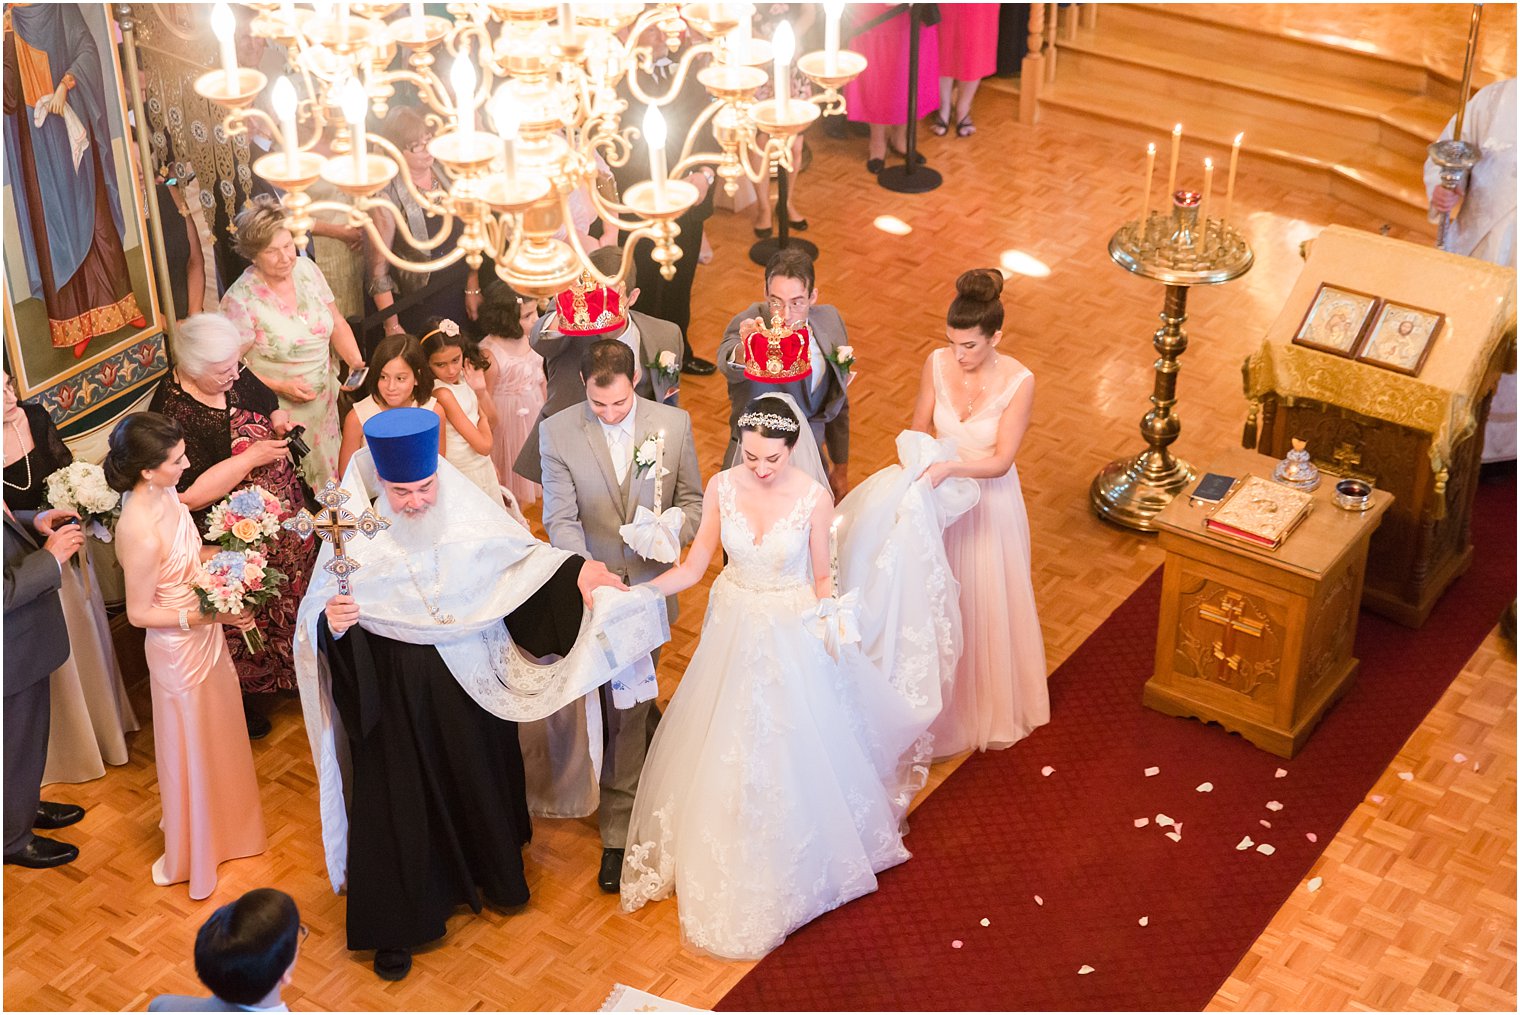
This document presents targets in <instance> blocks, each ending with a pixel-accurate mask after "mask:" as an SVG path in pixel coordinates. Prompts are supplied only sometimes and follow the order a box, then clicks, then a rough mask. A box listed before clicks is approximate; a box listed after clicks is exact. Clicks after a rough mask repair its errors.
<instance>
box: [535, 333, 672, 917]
mask: <svg viewBox="0 0 1520 1015" xmlns="http://www.w3.org/2000/svg"><path fill="white" fill-rule="evenodd" d="M580 373H581V377H582V378H583V381H584V384H585V388H586V397H585V400H584V401H582V402H580V403H579V404H577V405H572V406H570V407H569V408H568V409H563V410H561V411H560V412H558V413H555V414H554V415H553V416H551V417H550V418H548V419H546V420H544V422H543V423H541V424H539V443H540V448H541V451H542V461H543V488H544V528H545V530H547V531H548V533H549V542H550V543H551V544H553V545H554V546H557V547H559V548H560V549H563V550H569V551H571V552H572V553H578V554H582V555H584V556H587V557H590V558H592V559H594V560H599V561H601V562H602V563H603V564H605V565H607V569H608V570H609V571H611V572H612V573H613V574H615V575H617V576H618V577H619V578H621V579H622V580H623V581H624V582H626V583H628V584H630V585H632V584H634V583H636V582H643V581H648V580H649V579H650V578H653V577H654V576H655V575H658V574H661V573H662V572H664V571H666V570H667V569H669V568H670V567H671V566H672V564H662V563H660V562H658V561H653V560H646V559H644V558H643V557H640V556H639V555H638V554H637V553H635V552H634V551H633V550H631V549H630V548H629V547H628V545H627V544H626V543H624V542H623V537H622V535H621V534H620V533H619V532H618V529H619V528H620V527H622V526H623V525H625V524H627V523H629V522H631V521H633V517H634V512H635V510H636V509H637V508H638V506H639V505H640V504H642V505H644V506H646V507H650V508H651V509H652V510H653V511H654V512H655V514H659V513H660V512H662V511H664V510H665V509H666V508H670V507H678V508H680V509H681V511H682V513H683V514H684V515H685V520H684V523H683V525H682V527H681V540H680V541H681V545H683V546H684V545H686V544H687V543H690V542H691V541H692V539H693V538H694V537H695V536H696V534H697V526H698V524H700V523H701V521H702V476H701V474H700V473H699V472H698V468H697V445H696V441H695V440H694V439H693V436H692V430H691V416H690V415H688V414H687V413H686V411H685V410H684V409H677V408H676V407H674V406H670V405H662V404H660V403H659V402H656V401H654V400H652V399H648V398H641V397H639V395H638V394H637V393H636V392H635V390H634V377H635V375H636V369H635V363H634V359H633V351H632V350H631V349H629V347H628V346H627V345H625V344H623V343H622V342H620V341H618V340H616V339H604V340H601V341H598V342H593V343H592V345H591V347H590V348H589V349H587V350H586V352H585V354H584V355H583V356H582V357H581V362H580ZM660 433H664V435H665V443H664V457H663V458H662V459H661V461H660V462H659V463H657V465H658V466H660V467H663V468H664V469H666V470H668V472H667V473H666V475H665V477H664V480H663V482H662V487H661V494H660V503H658V504H655V503H653V499H654V486H655V483H654V469H655V467H656V465H650V466H648V467H640V465H639V463H638V459H639V458H641V457H643V456H641V455H638V454H637V452H638V450H639V448H640V447H641V446H644V445H646V444H647V445H649V446H650V449H651V450H653V445H654V437H655V435H657V434H660ZM666 607H667V609H668V611H669V615H670V619H671V620H672V621H674V620H675V617H676V600H675V599H674V598H671V599H669V600H667V602H666ZM657 661H658V660H657ZM599 693H600V694H601V696H602V715H603V717H604V719H603V722H604V724H605V726H606V731H605V738H604V741H605V750H604V752H603V758H602V771H601V779H600V786H601V805H600V807H599V814H598V823H599V824H600V826H601V834H602V866H601V870H600V872H599V873H598V875H597V883H598V884H599V885H601V888H602V890H603V891H604V892H616V891H617V890H618V881H619V879H620V878H621V876H622V871H623V847H624V844H625V843H626V842H627V839H628V818H629V815H630V814H631V813H632V811H633V798H634V794H635V793H636V792H637V790H638V787H639V773H640V772H641V771H642V770H643V768H644V755H645V753H646V752H647V751H648V749H649V741H650V740H651V738H653V736H654V730H655V726H656V725H657V724H658V723H659V721H660V711H659V709H658V708H656V707H655V703H654V702H653V701H643V702H639V703H638V704H637V705H634V706H633V707H632V708H628V709H617V708H615V707H613V702H612V696H611V695H610V694H609V693H608V689H607V686H606V685H605V684H604V685H603V686H602V687H601V689H600V691H599ZM591 735H592V736H596V735H597V731H595V730H592V731H591Z"/></svg>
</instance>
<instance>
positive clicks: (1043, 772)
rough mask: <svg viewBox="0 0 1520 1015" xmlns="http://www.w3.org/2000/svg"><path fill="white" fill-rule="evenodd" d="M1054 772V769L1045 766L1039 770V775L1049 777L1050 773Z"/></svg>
mask: <svg viewBox="0 0 1520 1015" xmlns="http://www.w3.org/2000/svg"><path fill="white" fill-rule="evenodd" d="M1054 771H1055V769H1053V768H1051V767H1050V766H1049V765H1046V766H1045V767H1044V768H1042V769H1040V774H1041V775H1043V776H1046V777H1049V775H1050V773H1052V772H1054Z"/></svg>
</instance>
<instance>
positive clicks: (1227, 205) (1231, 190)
mask: <svg viewBox="0 0 1520 1015" xmlns="http://www.w3.org/2000/svg"><path fill="white" fill-rule="evenodd" d="M1245 139H1246V136H1245V134H1244V133H1240V134H1236V135H1235V143H1234V144H1233V145H1231V146H1230V177H1229V179H1228V180H1226V181H1225V185H1224V221H1225V222H1228V221H1230V219H1231V218H1233V217H1234V214H1235V164H1236V163H1237V162H1239V161H1240V142H1242V141H1244V140H1245Z"/></svg>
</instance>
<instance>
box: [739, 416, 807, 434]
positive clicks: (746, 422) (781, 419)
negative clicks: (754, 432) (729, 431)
mask: <svg viewBox="0 0 1520 1015" xmlns="http://www.w3.org/2000/svg"><path fill="white" fill-rule="evenodd" d="M747 426H754V427H760V428H761V429H764V430H782V431H784V432H786V433H796V432H797V421H796V420H795V419H793V418H792V417H791V416H782V415H780V414H779V413H774V412H746V413H745V414H744V415H742V416H740V417H739V429H741V430H743V429H744V428H745V427H747Z"/></svg>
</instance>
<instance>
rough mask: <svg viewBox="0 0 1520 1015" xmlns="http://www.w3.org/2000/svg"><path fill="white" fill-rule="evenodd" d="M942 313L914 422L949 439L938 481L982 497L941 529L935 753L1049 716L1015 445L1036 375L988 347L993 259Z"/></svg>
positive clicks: (998, 329)
mask: <svg viewBox="0 0 1520 1015" xmlns="http://www.w3.org/2000/svg"><path fill="white" fill-rule="evenodd" d="M955 288H956V297H955V301H954V302H953V303H951V304H950V312H949V314H948V315H947V316H946V322H945V334H946V337H947V338H948V340H949V347H948V348H945V349H936V350H935V351H934V352H933V353H931V354H930V356H929V361H928V362H927V363H926V364H924V374H923V380H922V382H921V384H920V387H919V394H918V403H917V405H916V406H915V408H914V410H913V429H914V430H919V431H925V432H927V431H928V428H929V425H930V423H931V422H932V423H933V425H934V430H935V433H936V434H937V435H938V436H940V437H948V438H951V439H953V440H954V441H955V443H956V446H957V449H958V458H957V460H956V461H952V462H939V463H936V464H934V465H931V466H930V467H929V469H928V470H927V472H926V475H927V476H928V477H929V479H930V480H931V481H932V482H933V483H934V485H936V486H938V485H939V484H940V483H941V482H942V481H944V480H945V479H946V478H948V477H951V476H965V477H968V478H971V479H975V480H976V481H977V484H978V485H979V486H980V487H981V490H982V496H981V500H980V501H979V502H978V503H977V505H976V506H975V507H973V508H972V509H971V510H970V511H968V512H966V514H965V515H963V516H962V517H961V518H960V519H959V520H958V521H956V522H955V523H954V524H952V525H951V526H950V527H949V528H948V529H946V530H945V554H946V556H947V557H948V558H949V561H950V570H951V571H952V572H953V573H954V575H955V577H956V579H957V580H959V582H960V586H961V600H960V606H961V620H962V624H963V641H964V650H963V651H962V654H961V659H960V663H959V664H958V665H957V666H956V670H955V679H954V682H953V685H952V686H951V687H949V688H947V689H946V690H945V692H944V707H943V709H942V710H941V711H940V714H939V718H938V719H936V720H935V722H934V725H933V726H931V727H930V732H931V733H933V734H934V753H935V756H936V757H940V758H943V757H948V756H950V755H952V754H959V753H960V752H962V751H965V750H970V749H972V748H975V749H977V750H987V749H988V748H989V747H990V748H994V749H996V748H1003V747H1009V746H1011V745H1012V744H1014V743H1016V742H1018V741H1020V740H1022V739H1024V737H1026V736H1028V735H1029V734H1030V732H1031V731H1033V730H1034V729H1035V728H1036V727H1037V726H1043V725H1045V723H1047V722H1049V721H1050V696H1049V693H1048V691H1047V688H1046V683H1045V643H1044V640H1043V638H1042V636H1041V634H1040V618H1039V616H1038V614H1037V613H1036V611H1035V602H1034V584H1033V581H1032V580H1031V577H1030V553H1029V546H1030V541H1029V516H1028V514H1027V513H1026V512H1025V509H1024V496H1023V492H1022V491H1021V489H1020V487H1019V473H1018V469H1017V468H1016V467H1015V466H1014V464H1013V456H1014V454H1015V453H1017V451H1018V449H1019V444H1020V443H1021V442H1022V441H1023V438H1024V431H1025V429H1026V428H1027V427H1028V425H1029V413H1030V409H1031V407H1032V406H1033V404H1034V375H1033V374H1031V373H1030V372H1029V370H1028V368H1027V367H1025V366H1024V365H1023V364H1022V363H1020V362H1019V361H1018V360H1016V359H1014V358H1013V357H1011V356H1004V355H1001V354H999V353H998V351H997V345H998V342H999V341H1000V340H1001V339H1002V337H1003V331H1002V328H1003V304H1002V300H1001V296H1002V291H1003V276H1002V274H1001V273H1000V272H998V271H997V269H995V268H984V269H976V270H973V271H968V272H966V273H964V274H962V275H961V277H960V278H958V279H956V282H955Z"/></svg>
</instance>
